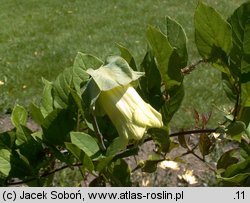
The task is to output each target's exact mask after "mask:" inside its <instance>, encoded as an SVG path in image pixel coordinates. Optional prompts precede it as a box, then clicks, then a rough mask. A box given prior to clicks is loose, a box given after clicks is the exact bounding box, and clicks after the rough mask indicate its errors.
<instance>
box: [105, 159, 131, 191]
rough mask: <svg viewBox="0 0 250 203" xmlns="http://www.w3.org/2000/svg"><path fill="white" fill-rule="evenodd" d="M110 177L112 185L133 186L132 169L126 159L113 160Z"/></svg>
mask: <svg viewBox="0 0 250 203" xmlns="http://www.w3.org/2000/svg"><path fill="white" fill-rule="evenodd" d="M109 171H110V178H111V185H112V186H116V187H117V186H120V187H121V186H123V187H126V186H131V185H132V183H131V179H130V178H131V177H130V172H131V171H130V169H129V166H128V164H127V162H126V161H124V160H123V159H118V160H117V161H115V162H112V163H111V165H110V167H109Z"/></svg>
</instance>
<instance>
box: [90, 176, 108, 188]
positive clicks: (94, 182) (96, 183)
mask: <svg viewBox="0 0 250 203" xmlns="http://www.w3.org/2000/svg"><path fill="white" fill-rule="evenodd" d="M105 186H106V182H105V179H104V178H103V176H98V177H97V178H95V179H94V180H92V181H91V182H90V183H89V187H105Z"/></svg>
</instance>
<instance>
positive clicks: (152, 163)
mask: <svg viewBox="0 0 250 203" xmlns="http://www.w3.org/2000/svg"><path fill="white" fill-rule="evenodd" d="M161 161H162V159H161V160H146V161H145V162H143V165H142V168H141V170H142V172H146V173H154V172H155V171H156V170H157V165H158V163H159V162H161Z"/></svg>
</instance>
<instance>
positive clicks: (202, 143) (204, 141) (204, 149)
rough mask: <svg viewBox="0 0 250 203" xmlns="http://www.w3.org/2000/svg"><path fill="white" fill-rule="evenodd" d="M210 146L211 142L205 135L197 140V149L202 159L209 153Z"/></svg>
mask: <svg viewBox="0 0 250 203" xmlns="http://www.w3.org/2000/svg"><path fill="white" fill-rule="evenodd" d="M212 146H213V142H212V141H211V140H210V138H209V136H208V135H207V134H201V135H200V138H199V149H200V152H201V154H202V156H203V157H205V156H206V155H208V154H209V153H210V151H211V147H212Z"/></svg>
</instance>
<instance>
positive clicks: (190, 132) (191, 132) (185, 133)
mask: <svg viewBox="0 0 250 203" xmlns="http://www.w3.org/2000/svg"><path fill="white" fill-rule="evenodd" d="M216 131H217V128H213V129H199V130H188V131H181V132H176V133H172V134H170V135H169V137H176V136H180V135H188V134H201V133H214V132H216Z"/></svg>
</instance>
